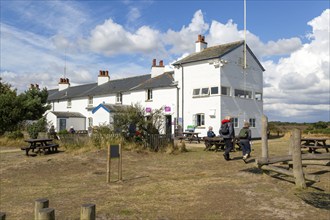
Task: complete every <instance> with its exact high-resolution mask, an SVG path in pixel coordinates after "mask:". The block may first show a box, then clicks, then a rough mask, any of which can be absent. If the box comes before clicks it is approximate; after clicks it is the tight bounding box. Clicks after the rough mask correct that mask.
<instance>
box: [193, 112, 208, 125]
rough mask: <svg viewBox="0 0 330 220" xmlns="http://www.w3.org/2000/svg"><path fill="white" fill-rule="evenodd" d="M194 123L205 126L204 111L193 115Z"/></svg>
mask: <svg viewBox="0 0 330 220" xmlns="http://www.w3.org/2000/svg"><path fill="white" fill-rule="evenodd" d="M193 120H194V125H195V126H197V127H205V114H204V113H198V114H195V115H194V117H193Z"/></svg>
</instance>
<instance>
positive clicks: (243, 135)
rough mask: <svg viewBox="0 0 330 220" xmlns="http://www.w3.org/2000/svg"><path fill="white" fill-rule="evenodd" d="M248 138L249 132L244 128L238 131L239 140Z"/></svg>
mask: <svg viewBox="0 0 330 220" xmlns="http://www.w3.org/2000/svg"><path fill="white" fill-rule="evenodd" d="M248 136H249V130H248V129H246V128H242V129H241V130H240V131H239V134H238V137H239V138H240V139H246V138H248Z"/></svg>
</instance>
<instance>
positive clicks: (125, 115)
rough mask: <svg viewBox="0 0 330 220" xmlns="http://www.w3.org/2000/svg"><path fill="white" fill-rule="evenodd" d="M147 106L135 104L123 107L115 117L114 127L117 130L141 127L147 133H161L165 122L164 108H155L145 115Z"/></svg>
mask: <svg viewBox="0 0 330 220" xmlns="http://www.w3.org/2000/svg"><path fill="white" fill-rule="evenodd" d="M145 112H146V110H145V108H143V107H142V106H141V105H140V104H134V105H131V106H128V107H127V108H123V109H122V110H121V112H120V113H117V114H116V115H115V117H114V127H115V129H116V130H121V131H128V129H129V127H130V126H132V127H134V128H135V127H136V128H139V130H140V131H142V132H143V133H147V134H159V130H160V129H161V127H162V126H163V123H164V121H163V120H164V115H163V108H160V109H153V110H152V111H151V112H150V113H149V114H148V115H147V116H145Z"/></svg>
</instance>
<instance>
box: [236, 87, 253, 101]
mask: <svg viewBox="0 0 330 220" xmlns="http://www.w3.org/2000/svg"><path fill="white" fill-rule="evenodd" d="M235 97H239V98H243V99H252V92H251V91H248V90H242V89H235Z"/></svg>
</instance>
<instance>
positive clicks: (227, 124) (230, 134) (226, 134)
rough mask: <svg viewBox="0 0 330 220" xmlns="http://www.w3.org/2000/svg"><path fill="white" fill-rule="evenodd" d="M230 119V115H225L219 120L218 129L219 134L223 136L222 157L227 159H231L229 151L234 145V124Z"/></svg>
mask: <svg viewBox="0 0 330 220" xmlns="http://www.w3.org/2000/svg"><path fill="white" fill-rule="evenodd" d="M231 119H232V118H231V117H230V116H226V117H225V119H224V120H222V121H221V128H220V130H219V133H220V136H222V137H223V139H224V142H225V145H226V149H225V153H224V154H223V157H224V158H225V160H227V161H228V160H231V159H230V155H229V153H230V151H231V150H232V149H233V147H234V143H233V141H234V138H235V130H234V124H233V123H232V121H231Z"/></svg>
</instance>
